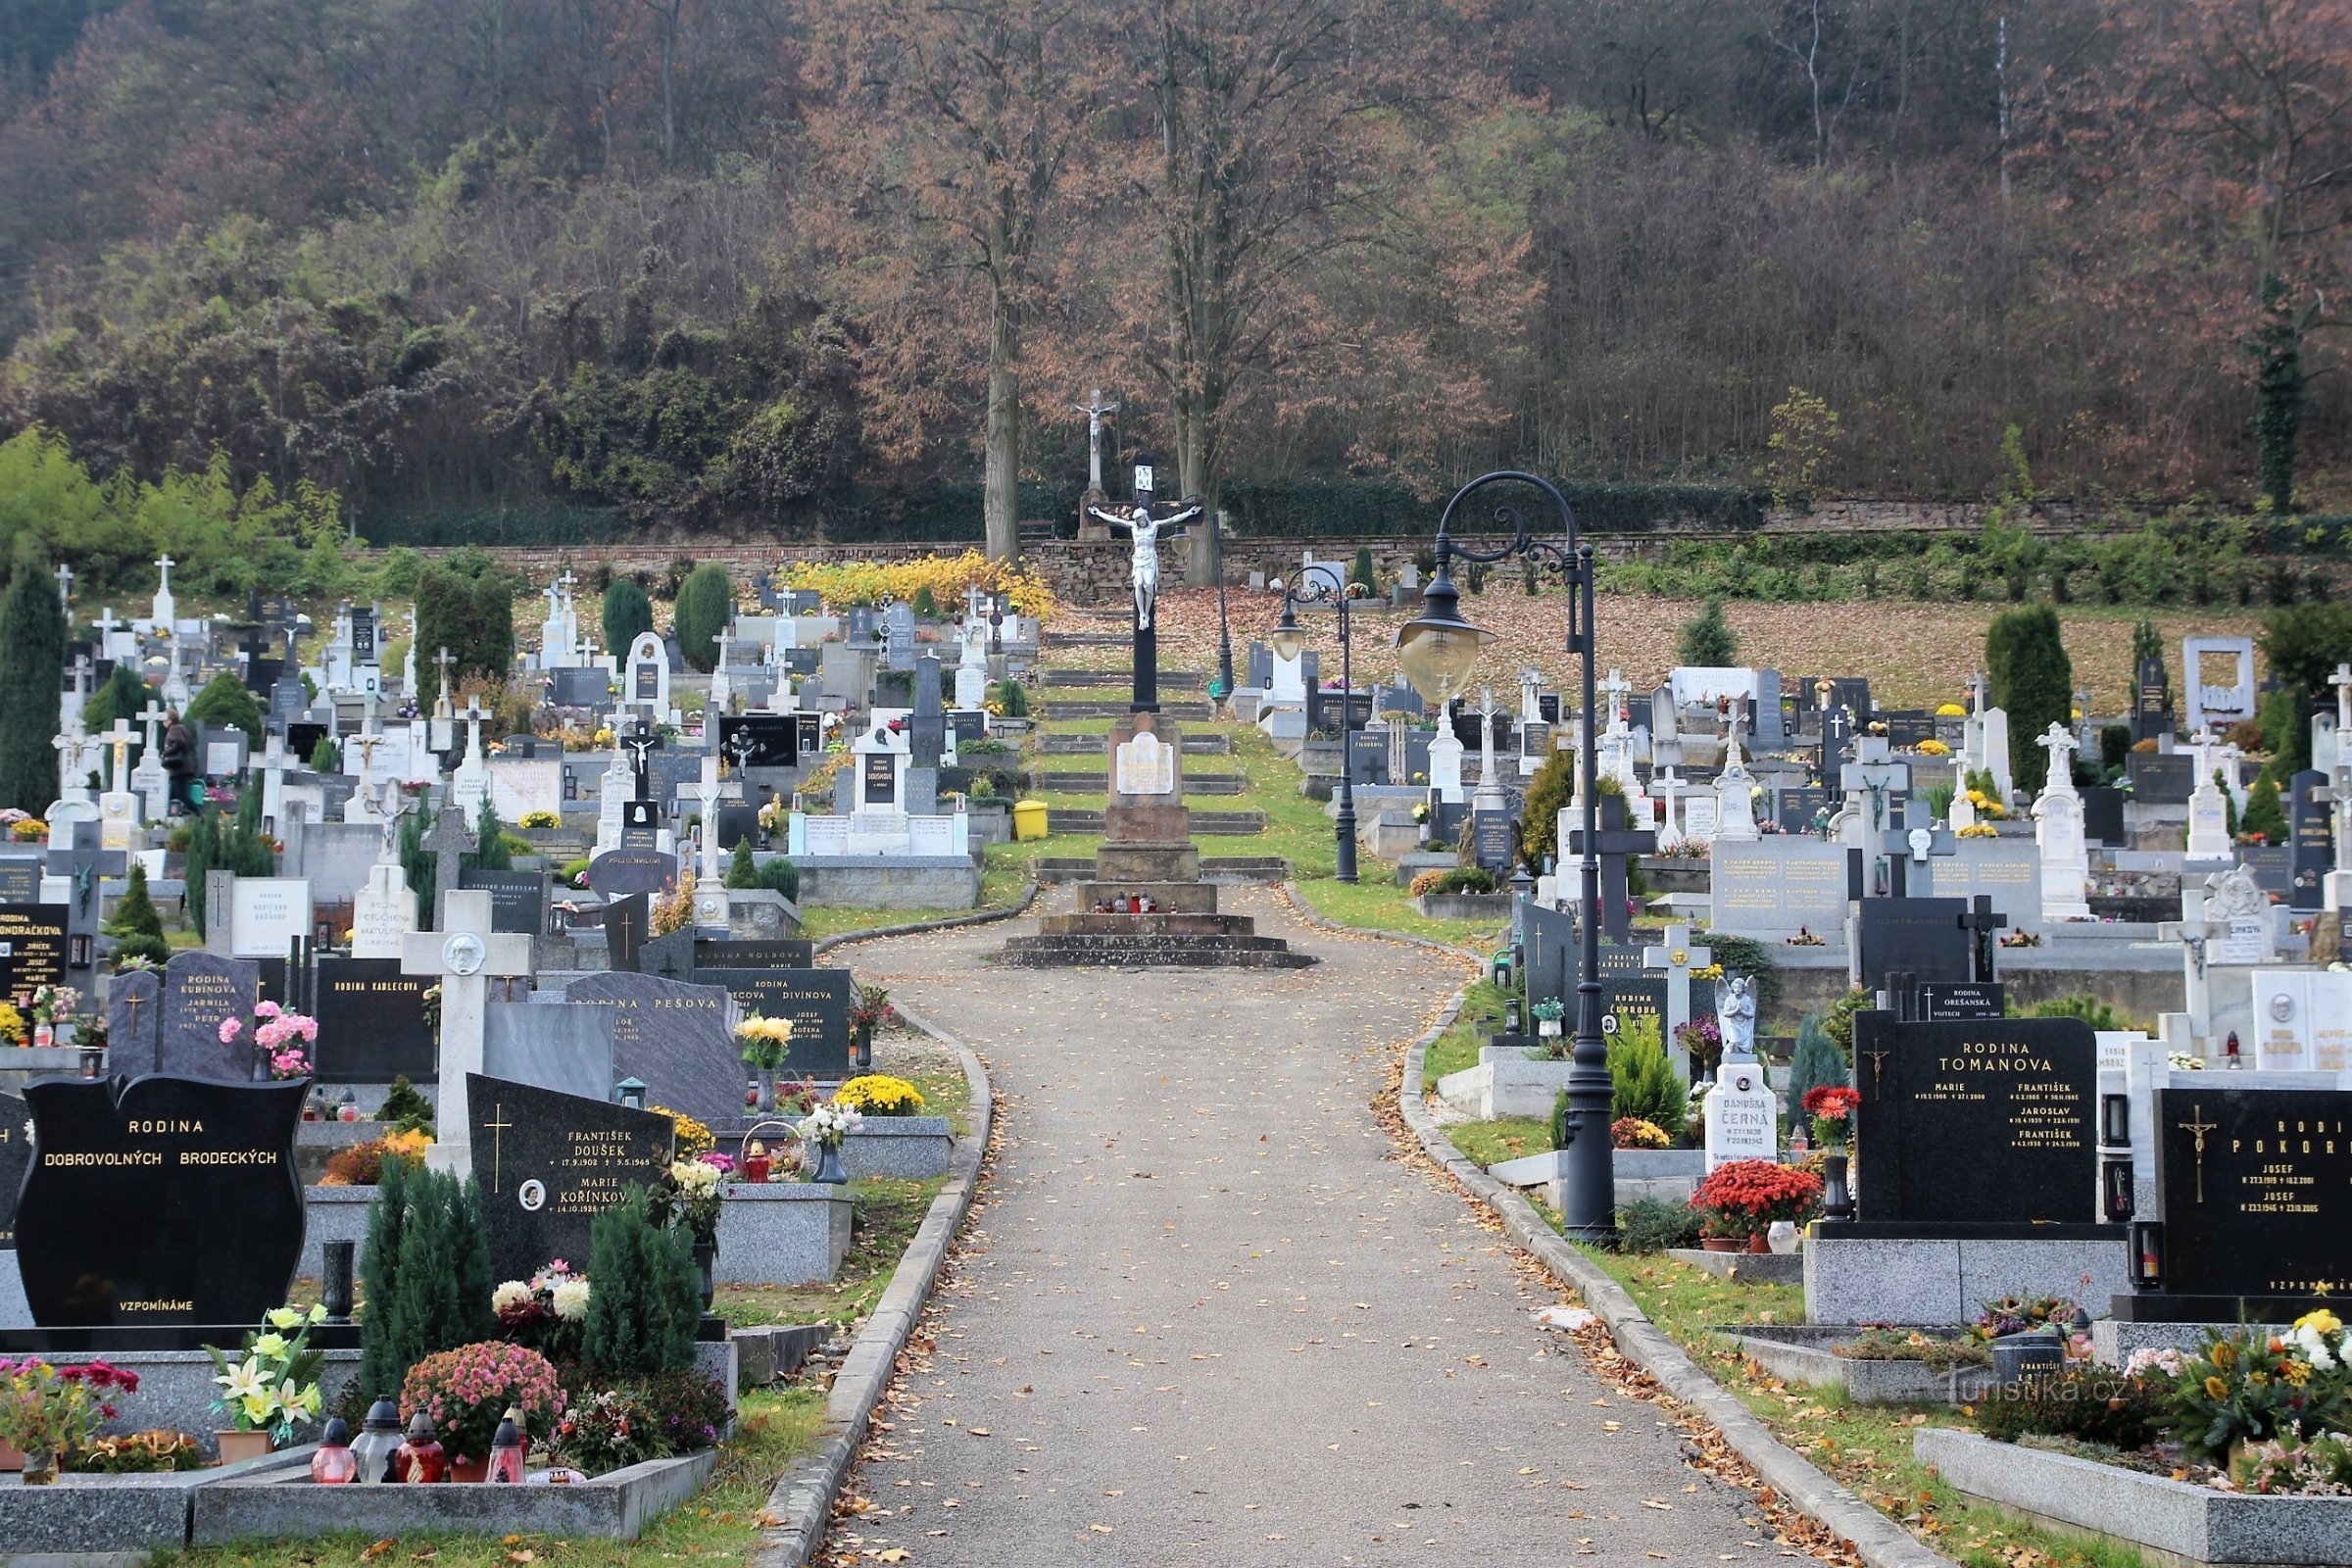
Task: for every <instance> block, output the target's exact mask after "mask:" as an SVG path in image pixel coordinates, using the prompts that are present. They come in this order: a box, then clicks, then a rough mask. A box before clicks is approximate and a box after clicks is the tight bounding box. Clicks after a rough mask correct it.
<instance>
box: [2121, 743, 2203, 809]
mask: <svg viewBox="0 0 2352 1568" xmlns="http://www.w3.org/2000/svg"><path fill="white" fill-rule="evenodd" d="M2124 769H2125V772H2126V773H2127V775H2128V776H2129V777H2130V778H2131V798H2132V799H2133V800H2134V801H2137V802H2138V803H2139V804H2140V805H2142V806H2186V805H2187V804H2188V795H2189V792H2190V791H2191V790H2193V789H2195V788H2196V787H2197V777H2196V774H2197V763H2196V759H2195V758H2193V757H2191V756H2189V754H2187V753H2186V752H2172V753H2165V754H2159V753H2155V752H2133V753H2132V754H2131V758H2130V760H2128V761H2126V762H2125V764H2124Z"/></svg>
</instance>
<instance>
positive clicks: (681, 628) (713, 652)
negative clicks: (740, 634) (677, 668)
mask: <svg viewBox="0 0 2352 1568" xmlns="http://www.w3.org/2000/svg"><path fill="white" fill-rule="evenodd" d="M734 618H735V579H734V578H733V577H732V576H730V575H728V572H727V568H726V567H724V566H722V565H720V564H718V563H717V562H715V561H713V562H711V563H709V564H706V565H701V566H697V567H695V568H694V570H693V571H691V572H689V573H688V574H687V577H686V580H685V582H683V583H681V584H680V585H679V587H678V601H677V614H676V619H675V622H674V624H675V626H676V628H677V633H678V652H679V653H680V654H681V655H683V656H684V657H685V660H686V662H687V663H688V664H690V665H692V666H693V667H694V668H696V669H699V670H702V671H704V672H705V673H706V674H707V673H709V672H710V671H711V669H713V668H715V667H717V664H718V644H717V643H716V642H715V641H713V639H714V638H716V637H717V636H718V634H719V633H721V632H723V631H725V630H726V629H727V623H728V622H729V621H731V620H733V619H734Z"/></svg>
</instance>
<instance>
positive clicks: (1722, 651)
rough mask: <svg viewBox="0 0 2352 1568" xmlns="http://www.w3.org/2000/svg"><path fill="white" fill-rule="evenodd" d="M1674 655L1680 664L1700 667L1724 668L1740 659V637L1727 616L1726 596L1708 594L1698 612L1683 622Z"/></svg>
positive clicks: (1676, 640)
mask: <svg viewBox="0 0 2352 1568" xmlns="http://www.w3.org/2000/svg"><path fill="white" fill-rule="evenodd" d="M1674 657H1675V662H1677V663H1682V664H1690V665H1692V666H1694V667H1697V668H1705V669H1722V668H1727V667H1730V666H1733V665H1736V664H1738V663H1739V662H1740V638H1739V635H1738V634H1737V633H1736V632H1734V631H1733V630H1732V623H1731V622H1730V621H1728V620H1726V619H1724V616H1723V598H1722V596H1721V595H1719V594H1710V595H1708V596H1707V602H1706V603H1705V605H1703V606H1701V607H1700V609H1699V612H1698V613H1697V614H1695V615H1693V616H1691V618H1690V619H1689V620H1687V621H1685V622H1683V630H1682V635H1681V636H1680V637H1678V638H1676V639H1675V645H1674Z"/></svg>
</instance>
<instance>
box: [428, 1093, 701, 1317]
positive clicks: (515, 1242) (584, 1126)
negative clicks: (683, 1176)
mask: <svg viewBox="0 0 2352 1568" xmlns="http://www.w3.org/2000/svg"><path fill="white" fill-rule="evenodd" d="M466 1104H468V1105H469V1106H471V1107H472V1109H473V1119H474V1127H473V1179H474V1182H475V1183H476V1185H477V1186H478V1187H479V1188H480V1190H481V1199H482V1219H483V1228H484V1229H485V1230H487V1231H488V1232H489V1237H490V1264H491V1267H492V1269H493V1270H494V1271H495V1272H496V1275H497V1277H498V1278H499V1279H502V1280H513V1279H528V1278H530V1276H531V1275H532V1274H533V1273H534V1272H536V1271H537V1270H539V1269H542V1268H544V1267H546V1266H547V1265H548V1264H549V1263H551V1262H554V1261H555V1260H556V1259H558V1258H562V1259H563V1260H564V1262H565V1263H567V1264H569V1265H570V1266H571V1268H572V1269H573V1270H574V1271H575V1272H576V1271H583V1270H586V1269H588V1268H589V1267H590V1266H591V1258H590V1250H589V1227H590V1225H591V1224H592V1223H593V1222H594V1221H595V1219H596V1216H597V1215H599V1214H601V1213H604V1212H605V1211H606V1210H607V1209H611V1208H617V1207H618V1206H619V1205H620V1204H621V1203H623V1202H625V1201H627V1199H628V1190H629V1188H630V1187H631V1186H636V1187H644V1186H647V1185H648V1184H650V1183H652V1182H653V1181H655V1180H656V1179H657V1178H659V1177H660V1176H662V1174H663V1173H664V1172H665V1171H667V1170H668V1169H669V1160H670V1152H671V1143H672V1139H673V1137H674V1126H673V1124H672V1123H671V1121H670V1119H669V1118H668V1117H667V1116H663V1115H660V1114H658V1113H656V1112H654V1111H650V1110H632V1109H630V1108H629V1107H628V1106H626V1105H615V1104H613V1103H611V1102H610V1101H605V1100H591V1099H588V1098H587V1097H585V1096H581V1095H565V1094H558V1093H557V1092H555V1091H554V1090H551V1089H535V1088H532V1087H531V1086H530V1085H528V1084H517V1083H510V1082H508V1081H507V1080H505V1079H501V1078H490V1077H485V1076H483V1075H482V1074H480V1073H467V1074H466ZM673 1108H683V1107H673Z"/></svg>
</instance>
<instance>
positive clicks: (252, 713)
mask: <svg viewBox="0 0 2352 1568" xmlns="http://www.w3.org/2000/svg"><path fill="white" fill-rule="evenodd" d="M179 716H180V717H181V718H182V719H183V720H185V721H186V723H187V726H188V728H189V729H191V730H198V726H200V725H204V724H217V725H220V726H221V728H223V729H226V728H230V727H232V726H233V727H234V728H237V729H241V730H243V731H244V732H245V738H246V739H247V740H248V741H250V742H251V743H252V744H253V745H255V746H259V745H261V744H262V705H261V704H260V703H259V702H256V701H255V700H254V695H253V693H251V692H249V691H247V690H246V689H245V683H244V682H243V681H241V680H239V679H237V676H236V672H235V671H234V670H227V669H224V670H222V671H221V673H220V674H218V675H215V676H214V677H213V678H212V679H211V680H208V681H206V682H205V683H204V690H202V691H200V692H198V693H197V694H196V695H195V697H193V698H192V699H190V700H189V703H188V706H187V707H186V708H184V709H182V710H181V711H180V715H179ZM199 735H200V736H201V731H199Z"/></svg>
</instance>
